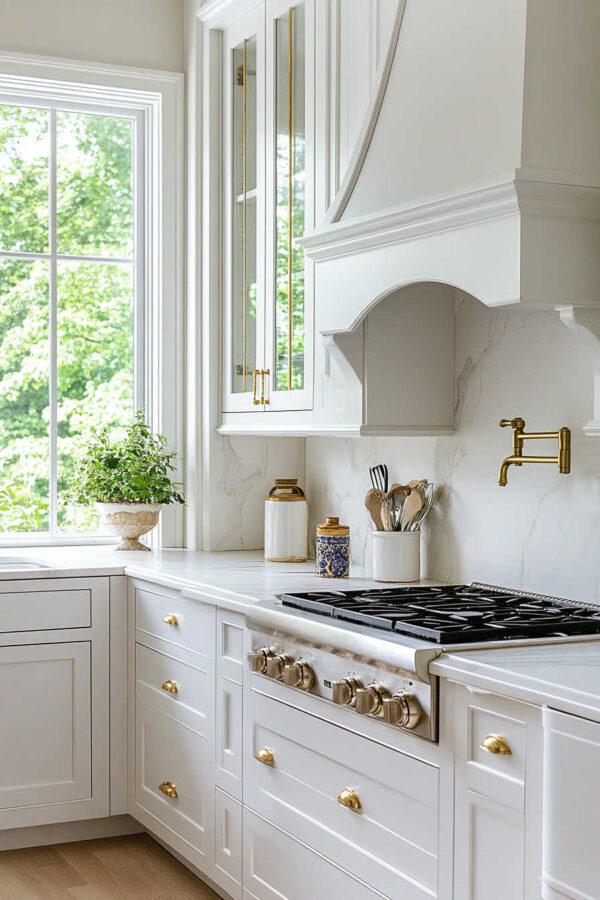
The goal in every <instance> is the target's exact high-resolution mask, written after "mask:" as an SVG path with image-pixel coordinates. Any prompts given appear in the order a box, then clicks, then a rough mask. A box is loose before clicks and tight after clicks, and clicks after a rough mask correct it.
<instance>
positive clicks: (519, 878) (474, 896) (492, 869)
mask: <svg viewBox="0 0 600 900" xmlns="http://www.w3.org/2000/svg"><path fill="white" fill-rule="evenodd" d="M442 702H443V703H445V702H453V703H454V729H455V731H454V778H455V782H454V790H455V805H454V896H455V897H456V898H460V900H489V898H490V897H493V896H495V895H496V894H499V895H500V894H501V895H502V896H505V897H510V898H511V900H529V898H537V897H539V896H540V875H541V808H542V806H541V797H542V730H541V710H540V709H539V708H537V707H533V706H529V705H528V704H525V703H519V702H517V701H513V700H507V699H505V698H502V697H498V696H496V695H494V694H489V693H485V692H480V691H473V690H470V689H469V688H467V687H464V686H459V685H451V684H445V685H444V694H443V695H442ZM486 747H487V748H488V749H487V750H486V749H485V748H486Z"/></svg>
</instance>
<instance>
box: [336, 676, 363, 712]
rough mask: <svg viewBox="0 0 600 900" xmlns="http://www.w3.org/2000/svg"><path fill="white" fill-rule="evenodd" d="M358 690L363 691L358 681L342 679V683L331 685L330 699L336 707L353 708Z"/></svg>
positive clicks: (337, 682)
mask: <svg viewBox="0 0 600 900" xmlns="http://www.w3.org/2000/svg"><path fill="white" fill-rule="evenodd" d="M358 690H363V686H362V684H361V683H360V681H357V680H356V678H343V679H342V681H334V682H333V684H332V685H331V699H332V700H333V702H334V703H337V704H338V706H355V705H356V692H357V691H358Z"/></svg>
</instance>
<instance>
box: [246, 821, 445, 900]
mask: <svg viewBox="0 0 600 900" xmlns="http://www.w3.org/2000/svg"><path fill="white" fill-rule="evenodd" d="M383 896H384V895H383V894H380V893H378V892H377V891H375V890H372V889H371V888H369V887H367V886H366V885H365V884H363V883H361V882H360V881H358V880H357V879H356V878H353V877H352V876H351V875H349V874H348V873H347V872H344V871H343V870H342V869H339V868H338V867H337V866H336V865H334V864H333V863H331V862H329V861H328V860H326V859H324V858H323V857H322V856H320V855H319V854H318V853H314V852H313V851H312V850H310V849H309V848H308V847H306V846H304V844H301V843H299V842H298V841H296V840H294V839H293V838H291V837H290V836H289V835H288V834H285V833H284V832H283V831H281V830H280V829H279V828H275V827H274V826H273V825H271V824H270V823H269V822H265V820H264V819H261V818H260V817H259V816H256V815H253V813H251V812H250V811H249V810H244V900H309V898H310V900H337V898H341V897H343V898H344V900H376V898H381V897H383ZM389 896H390V897H394V898H399V897H402V898H403V900H404V898H405V897H409V896H410V894H404V893H402V894H399V893H396V894H389ZM428 896H431V895H428Z"/></svg>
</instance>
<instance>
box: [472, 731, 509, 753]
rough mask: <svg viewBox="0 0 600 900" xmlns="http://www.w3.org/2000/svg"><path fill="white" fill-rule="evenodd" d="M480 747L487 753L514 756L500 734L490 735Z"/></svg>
mask: <svg viewBox="0 0 600 900" xmlns="http://www.w3.org/2000/svg"><path fill="white" fill-rule="evenodd" d="M479 746H480V747H481V749H482V750H485V752H486V753H493V754H495V755H499V756H511V755H512V750H511V749H510V744H509V743H508V741H507V740H506V738H503V737H502V735H500V734H488V736H487V737H484V739H483V740H482V742H481V744H480V745H479Z"/></svg>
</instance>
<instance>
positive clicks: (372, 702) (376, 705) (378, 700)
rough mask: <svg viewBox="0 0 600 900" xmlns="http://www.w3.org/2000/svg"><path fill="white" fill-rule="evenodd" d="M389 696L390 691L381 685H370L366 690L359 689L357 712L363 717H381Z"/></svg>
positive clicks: (357, 692)
mask: <svg viewBox="0 0 600 900" xmlns="http://www.w3.org/2000/svg"><path fill="white" fill-rule="evenodd" d="M389 696H390V694H389V691H387V690H386V689H385V688H384V687H381V686H380V685H376V684H370V685H369V686H368V687H366V688H359V689H358V690H357V691H356V711H357V712H359V713H360V714H361V716H376V715H380V714H381V709H382V706H383V701H384V700H385V699H386V698H387V697H389Z"/></svg>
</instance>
